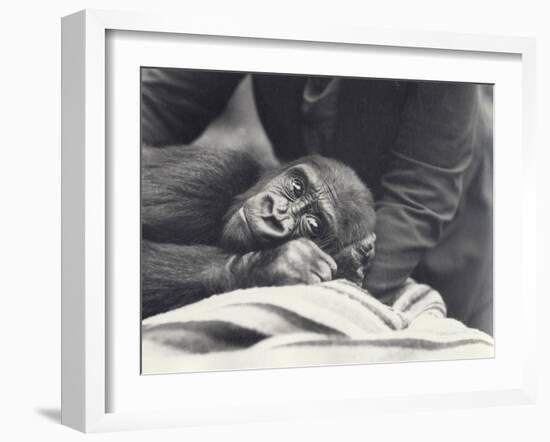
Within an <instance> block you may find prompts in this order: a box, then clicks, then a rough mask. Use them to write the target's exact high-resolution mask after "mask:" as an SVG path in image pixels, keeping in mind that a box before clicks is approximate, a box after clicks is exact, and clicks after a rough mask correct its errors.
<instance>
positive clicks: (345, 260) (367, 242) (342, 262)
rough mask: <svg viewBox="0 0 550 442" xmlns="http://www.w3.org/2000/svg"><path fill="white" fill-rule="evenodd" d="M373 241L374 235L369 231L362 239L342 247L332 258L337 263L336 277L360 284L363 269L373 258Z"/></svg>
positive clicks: (366, 267) (364, 269)
mask: <svg viewBox="0 0 550 442" xmlns="http://www.w3.org/2000/svg"><path fill="white" fill-rule="evenodd" d="M375 242H376V235H375V234H374V233H371V234H370V235H369V236H367V237H366V238H365V239H363V240H362V241H360V242H358V243H354V244H351V245H349V246H347V247H344V248H343V249H342V250H341V251H340V252H339V253H338V254H337V255H336V256H335V258H334V260H335V261H336V263H337V265H338V272H337V273H336V278H345V279H347V280H349V281H351V282H353V283H355V284H357V285H359V286H362V285H363V280H364V279H365V271H366V270H367V269H368V268H369V266H370V265H371V263H372V261H373V259H374V255H375V248H374V243H375Z"/></svg>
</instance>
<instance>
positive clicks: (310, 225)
mask: <svg viewBox="0 0 550 442" xmlns="http://www.w3.org/2000/svg"><path fill="white" fill-rule="evenodd" d="M304 224H305V230H306V234H307V235H308V236H309V237H311V238H315V237H317V236H319V235H320V234H321V230H322V228H321V221H320V220H319V218H317V217H316V216H314V215H306V216H304Z"/></svg>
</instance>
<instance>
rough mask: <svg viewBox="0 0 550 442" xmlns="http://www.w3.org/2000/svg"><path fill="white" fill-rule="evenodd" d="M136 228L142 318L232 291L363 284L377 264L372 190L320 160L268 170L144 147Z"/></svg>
mask: <svg viewBox="0 0 550 442" xmlns="http://www.w3.org/2000/svg"><path fill="white" fill-rule="evenodd" d="M293 176H294V177H295V176H298V177H300V178H293ZM296 179H298V183H296ZM289 183H291V184H289ZM289 185H290V186H291V187H292V186H294V187H292V188H293V189H296V190H299V191H302V190H303V192H304V193H303V195H300V196H297V195H298V194H292V195H289ZM302 185H303V187H304V189H302V190H301V187H300V186H302ZM296 186H297V187H296ZM268 211H269V212H270V215H269V216H268V215H266V214H267V212H268ZM271 212H273V215H271ZM306 212H307V216H309V212H314V213H316V214H317V217H318V218H315V220H316V221H315V222H314V223H313V227H317V226H319V225H321V226H323V230H322V231H321V234H319V236H317V237H313V236H311V237H310V238H309V239H307V238H308V236H307V235H305V234H304V231H307V232H311V225H309V224H308V225H307V226H305V227H304V225H305V224H304V219H305V218H304V214H306ZM141 220H142V239H143V241H142V317H143V318H146V317H148V316H152V315H154V314H157V313H161V312H165V311H168V310H171V309H174V308H177V307H180V306H182V305H186V304H189V303H192V302H195V301H198V300H200V299H203V298H205V297H207V296H210V295H212V294H215V293H221V292H224V291H228V290H233V289H237V288H245V287H251V286H262V285H285V284H292V283H315V282H320V281H323V280H329V279H332V278H333V277H346V278H348V279H351V280H353V281H355V282H358V283H361V282H362V277H363V273H362V270H363V269H364V268H365V266H366V265H367V264H368V263H369V262H370V260H371V259H372V258H373V256H374V239H375V237H374V235H373V231H374V224H375V215H374V204H373V201H372V196H371V194H370V192H369V190H368V189H367V188H366V186H365V185H364V184H363V183H362V182H361V181H360V180H359V178H358V177H357V176H356V174H355V173H354V172H353V171H352V170H351V169H350V168H349V167H347V166H345V165H343V164H341V163H339V162H337V161H335V160H331V159H327V158H323V157H320V156H310V157H304V158H301V159H299V160H297V161H294V162H293V163H290V164H286V165H283V166H281V167H279V168H276V169H268V170H266V169H264V168H262V167H261V166H260V165H259V164H258V162H257V161H255V160H254V159H253V158H252V157H251V156H250V155H248V154H246V153H244V152H240V151H235V150H217V149H209V148H200V147H189V146H174V147H164V148H150V147H144V148H143V149H142V202H141ZM310 221H311V219H310V218H308V222H310ZM308 229H310V230H308Z"/></svg>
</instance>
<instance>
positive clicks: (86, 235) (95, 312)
mask: <svg viewBox="0 0 550 442" xmlns="http://www.w3.org/2000/svg"><path fill="white" fill-rule="evenodd" d="M112 31H117V32H119V31H120V32H133V31H138V32H152V33H162V35H180V36H183V37H185V36H186V35H188V36H216V37H220V38H229V37H231V38H239V39H247V40H249V41H252V40H250V39H254V41H260V40H262V41H264V40H265V39H268V40H269V41H272V42H273V43H272V44H274V45H277V44H278V43H277V42H285V44H286V45H287V46H288V44H291V45H292V44H298V42H302V43H303V42H310V43H311V44H338V45H339V46H338V47H339V48H345V47H346V46H348V45H353V46H357V45H359V46H365V47H366V46H368V47H376V48H378V49H379V50H380V51H384V50H386V49H387V50H389V49H390V48H401V49H402V50H403V51H405V52H406V51H409V50H418V49H420V50H429V51H432V54H433V53H434V51H435V52H437V51H439V52H440V53H441V54H444V53H456V54H459V53H469V54H475V57H477V58H479V59H480V60H483V58H484V57H488V56H489V54H505V55H507V56H508V55H510V56H514V57H516V59H517V60H519V65H518V66H519V69H520V77H521V79H520V83H519V88H520V89H521V90H516V91H515V92H514V91H512V92H513V94H515V97H516V99H519V105H520V108H521V109H514V110H513V112H512V110H509V111H510V114H509V115H508V117H506V118H510V119H511V120H510V122H514V123H515V124H516V126H515V127H514V128H508V129H506V130H513V131H514V132H513V133H512V139H517V140H518V143H519V145H516V146H515V147H512V149H515V150H514V155H516V158H517V156H518V155H519V157H520V158H521V160H522V170H521V173H522V174H523V177H524V183H523V186H520V188H519V189H518V190H517V195H518V197H519V204H521V210H520V213H521V215H520V218H521V219H518V220H517V223H518V224H517V226H519V229H520V232H519V233H517V234H515V243H516V244H518V245H517V247H519V251H515V253H516V255H515V256H516V259H515V263H516V264H515V265H516V267H517V268H519V270H518V272H519V273H518V275H519V276H518V279H517V281H516V285H515V287H516V288H517V290H519V291H520V294H521V296H519V297H518V299H519V301H518V310H521V311H523V312H524V314H523V316H519V318H518V319H517V321H520V322H519V325H520V326H521V333H520V335H519V336H518V337H517V342H516V343H515V344H514V345H515V347H514V346H512V347H510V349H509V351H510V352H511V351H515V350H517V349H518V348H519V347H518V345H520V344H521V352H518V353H517V357H516V359H517V360H516V361H515V362H514V363H512V362H510V361H511V359H506V358H504V359H503V360H505V361H508V362H506V363H503V364H501V365H498V364H497V365H494V366H489V365H488V366H486V367H481V366H479V365H472V364H471V365H470V366H467V365H466V364H467V363H468V362H464V363H463V364H460V365H459V366H458V365H457V366H455V367H454V368H453V366H452V365H450V364H447V365H442V366H441V367H439V368H438V366H437V363H434V364H435V366H434V365H433V364H432V365H428V363H422V364H416V365H415V364H400V365H401V367H397V368H395V367H394V365H395V364H393V365H387V366H381V365H379V366H375V367H373V366H371V367H369V368H367V367H363V366H356V367H348V368H345V369H339V370H340V371H339V372H338V371H337V370H338V369H337V368H332V367H331V368H328V369H324V370H323V369H315V370H317V372H316V373H317V376H319V375H320V376H329V377H330V376H332V377H334V376H339V374H338V373H340V374H342V373H344V371H342V370H346V371H345V375H346V376H361V373H366V374H368V376H369V377H370V376H372V375H373V374H374V375H381V372H382V371H386V372H391V371H396V370H397V371H403V370H410V372H411V373H413V372H414V373H415V374H417V373H419V372H429V373H432V378H433V373H437V372H438V370H440V371H441V373H442V376H441V377H442V378H445V377H446V376H447V374H446V372H447V371H448V372H449V373H451V372H452V370H464V369H470V370H477V369H483V370H485V372H486V373H489V374H490V373H491V370H492V369H494V367H498V369H499V370H501V373H500V375H501V376H500V377H498V376H495V378H498V379H499V382H498V383H496V382H495V383H494V384H492V385H489V384H487V387H486V388H484V387H483V384H482V382H481V383H478V384H476V385H475V386H472V387H471V389H470V390H468V387H464V389H463V390H462V391H460V392H457V391H454V392H451V391H446V389H445V388H444V387H442V386H444V385H445V381H441V382H440V381H436V380H435V379H434V381H433V388H432V389H431V390H430V391H428V390H426V391H425V392H424V393H419V392H418V391H416V392H414V391H409V392H405V393H404V394H401V395H400V394H398V393H396V392H395V391H391V392H388V394H378V393H377V394H375V395H369V394H367V393H365V392H364V391H363V390H361V389H358V391H357V393H356V394H354V395H350V394H348V393H349V390H346V389H345V388H343V389H342V390H341V391H339V390H338V389H333V390H331V392H330V394H328V393H327V395H326V396H323V394H314V392H313V390H308V388H309V387H311V386H308V385H307V379H308V378H310V377H311V376H310V374H309V373H310V372H304V370H308V369H296V370H294V371H292V370H275V371H274V370H263V371H261V372H260V371H247V372H232V373H226V374H219V373H214V374H204V375H201V374H185V375H179V376H188V378H187V380H189V379H191V382H192V383H196V384H197V385H199V384H201V382H203V383H204V382H205V381H204V379H205V377H204V376H211V377H210V378H209V380H208V379H207V381H206V382H207V383H206V384H204V385H208V383H209V382H212V383H213V384H212V385H216V386H217V387H220V388H227V384H229V383H231V384H232V385H237V386H238V384H239V382H240V383H241V384H242V385H245V384H248V385H249V386H250V390H251V391H250V392H248V393H247V394H243V395H239V398H238V399H231V400H230V401H229V404H230V405H231V407H227V404H228V403H227V398H224V400H225V401H226V402H224V401H223V400H221V401H218V402H216V401H210V403H209V404H208V405H206V404H205V403H204V400H203V399H204V398H203V397H199V396H206V397H208V395H210V396H214V395H215V393H214V391H216V388H211V389H210V390H205V389H204V388H203V389H202V390H200V389H192V388H190V386H189V388H188V390H187V395H186V397H185V402H184V403H183V404H182V407H180V409H179V410H178V409H175V408H174V407H172V408H170V409H168V408H166V409H163V407H160V406H159V405H158V401H157V402H154V401H151V400H149V405H150V407H149V409H147V407H146V406H144V407H141V408H139V407H138V408H139V409H138V408H136V409H135V410H125V409H121V410H118V409H114V410H113V409H112V404H110V403H109V402H110V400H109V395H110V392H111V391H112V389H114V388H115V387H116V386H115V385H114V384H113V379H112V377H111V376H110V375H109V374H110V372H111V370H112V364H113V360H114V357H113V353H112V348H111V345H110V341H109V340H110V334H112V333H111V332H112V330H110V328H111V327H112V324H113V320H114V318H113V317H112V312H111V311H110V303H109V299H108V295H109V293H108V291H109V288H110V285H109V284H110V283H109V275H108V270H107V269H108V268H109V260H110V259H111V257H110V256H109V247H108V244H109V242H110V241H111V240H112V238H111V237H110V234H111V233H112V232H111V231H110V230H109V229H108V228H107V225H108V219H109V217H110V210H111V208H112V206H110V204H111V197H110V195H109V185H108V181H109V179H111V177H110V175H109V170H110V169H109V164H108V163H109V152H108V150H107V148H108V146H107V138H108V137H107V132H106V120H107V118H108V117H109V116H108V114H107V113H108V112H107V101H108V100H107V94H108V93H109V90H108V88H107V80H106V65H107V63H108V62H109V60H108V59H107V56H108V55H109V52H108V50H107V46H108V45H107V41H106V38H107V34H108V33H109V32H112ZM156 35H159V34H156ZM258 39H259V40H258ZM336 50H339V49H336ZM111 55H112V54H111ZM436 56H437V55H436ZM534 63H535V46H534V41H533V40H532V39H527V38H518V37H492V36H480V35H465V34H451V33H428V32H415V31H388V30H376V29H363V28H353V27H351V28H350V27H346V26H343V25H330V26H327V24H322V23H317V24H312V25H308V26H307V27H304V26H301V25H296V26H293V25H291V24H289V25H288V26H285V27H284V28H281V27H280V26H279V25H278V24H276V23H270V22H269V21H268V20H265V21H254V22H249V23H247V24H246V25H243V23H238V24H235V23H233V22H231V21H229V20H228V21H225V22H210V21H208V20H206V19H200V18H197V17H193V19H192V20H191V19H189V20H187V21H185V20H182V18H181V17H169V16H156V15H151V14H141V13H127V12H112V11H101V10H87V11H82V12H78V13H76V14H73V15H70V16H67V17H65V18H63V21H62V123H63V128H62V144H63V146H62V423H63V424H65V425H67V426H70V427H72V428H76V429H78V430H80V431H85V432H96V431H111V430H124V429H138V428H155V427H168V426H183V425H197V424H207V423H220V422H246V421H255V420H272V419H283V418H288V417H308V416H328V415H342V414H345V415H357V414H364V413H369V412H371V411H380V410H384V411H388V412H394V411H399V410H408V409H432V408H433V409H435V408H452V407H469V406H486V405H500V404H511V403H515V404H519V403H532V402H533V401H534V395H535V378H534V370H535V367H534V348H533V347H532V346H533V345H534V344H532V342H534V340H533V339H528V338H529V337H532V336H533V335H534V332H535V324H534V323H533V322H532V321H528V320H527V315H526V314H525V312H527V311H528V310H526V309H535V308H536V307H534V306H535V305H536V299H535V296H536V295H535V294H536V287H535V276H534V272H535V269H536V265H534V264H535V263H533V259H534V258H533V257H535V256H536V249H535V247H536V241H535V230H536V229H535V228H534V223H535V215H534V207H535V201H536V199H535V198H536V195H535V192H533V191H532V189H534V188H535V185H534V174H530V173H529V171H530V170H531V168H532V167H533V158H534V145H533V131H534V130H533V122H534V106H535V78H534V76H535V67H534ZM516 77H517V76H516ZM516 77H514V78H516ZM517 78H519V77H517ZM497 86H498V83H497ZM496 99H497V100H498V95H497V98H496ZM497 111H498V108H497ZM502 116H503V118H504V117H505V116H504V113H502ZM498 118H500V117H499V114H498V113H497V115H496V119H497V121H498ZM501 127H502V126H501ZM503 130H505V128H503ZM502 133H503V134H505V132H502ZM496 143H497V144H496V147H495V149H497V148H498V143H499V140H498V138H497V142H496ZM497 154H498V150H497ZM497 173H498V172H497ZM531 180H533V181H531ZM496 192H498V186H497V190H496ZM497 208H498V205H497ZM497 213H498V212H497ZM495 217H496V219H498V216H497V215H495ZM518 237H519V240H518ZM498 244H499V243H498V242H497V244H496V246H495V251H496V252H497V257H498V251H499V247H498ZM501 245H502V248H501V249H500V250H504V244H501ZM527 257H530V258H529V259H528V258H527ZM497 261H498V259H497ZM517 263H519V265H518V264H517ZM136 277H139V275H136ZM496 286H497V287H498V284H497V285H496ZM136 296H138V295H137V294H136ZM503 299H504V298H503ZM496 304H497V306H496V309H497V311H496V321H497V322H498V321H499V320H500V319H499V314H498V313H499V312H498V309H499V308H500V307H499V300H498V298H497V299H496ZM501 304H505V303H504V302H502V303H501ZM115 319H116V318H115ZM130 322H131V319H130ZM134 322H135V323H134V325H133V326H134V327H135V328H136V330H139V322H138V321H136V320H135V319H134ZM501 322H502V323H503V324H504V323H505V321H504V320H502V321H501ZM501 330H503V331H504V332H505V331H506V330H505V328H504V329H502V328H501ZM504 332H503V333H502V334H501V336H505V335H506V333H504ZM520 338H521V339H520ZM498 339H499V337H498V335H497V337H496V358H495V360H496V361H497V362H498V361H499V358H500V356H499V355H505V354H506V351H508V350H507V349H506V348H505V346H506V345H507V344H506V342H505V340H504V344H503V345H502V346H500V347H499V345H500V344H499V340H498ZM407 366H410V368H407ZM138 370H139V367H136V370H135V372H134V373H132V374H131V375H132V376H139V373H138ZM309 370H311V369H309ZM304 373H305V374H304ZM171 376H172V375H171ZM174 376H175V375H174ZM163 378H164V379H163V380H162V384H163V387H162V388H170V385H171V384H172V387H173V386H174V385H175V384H176V383H180V384H182V378H178V377H176V376H175V377H173V379H172V378H170V376H165V377H163ZM117 379H121V377H120V376H118V378H117ZM136 379H137V378H136ZM266 379H268V380H269V379H272V380H273V382H272V383H273V384H274V385H278V383H280V382H287V381H288V382H294V383H298V385H303V386H304V390H303V392H302V400H299V396H294V397H292V398H291V399H290V400H286V401H285V400H284V398H279V400H274V401H271V402H270V401H265V400H264V401H260V398H259V397H260V393H259V392H258V390H257V388H256V385H258V386H259V385H262V383H263V384H264V385H265V381H266ZM380 379H381V381H379V382H378V383H380V382H381V383H382V384H383V383H384V380H383V378H380ZM149 388H153V389H154V390H158V388H160V387H157V386H156V385H153V386H152V387H151V386H150V387H149ZM144 391H145V390H144ZM158 391H161V390H158ZM201 391H202V393H201ZM218 391H219V390H218ZM234 393H235V391H229V390H228V391H227V392H226V394H234ZM138 394H139V392H138ZM148 394H149V393H148ZM161 394H162V392H161ZM255 397H256V399H255ZM191 403H194V404H196V406H193V407H190V406H189V404H191ZM122 408H124V407H122Z"/></svg>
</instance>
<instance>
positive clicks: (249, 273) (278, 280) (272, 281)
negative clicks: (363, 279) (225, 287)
mask: <svg viewBox="0 0 550 442" xmlns="http://www.w3.org/2000/svg"><path fill="white" fill-rule="evenodd" d="M231 270H232V272H233V275H234V277H235V278H236V285H237V286H240V287H254V286H280V285H293V284H315V283H319V282H322V281H330V280H331V279H332V277H333V275H334V274H335V273H336V271H337V265H336V263H335V261H334V259H332V257H331V256H330V255H328V254H327V253H325V252H323V251H322V250H321V249H320V248H319V247H318V246H317V245H316V244H315V243H314V242H313V241H311V240H309V239H306V238H300V239H294V240H291V241H288V242H286V243H284V244H281V245H280V246H278V247H276V248H274V249H269V250H261V251H257V252H250V253H247V254H245V255H243V256H241V257H238V258H236V259H235V260H234V262H233V265H232V266H231Z"/></svg>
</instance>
